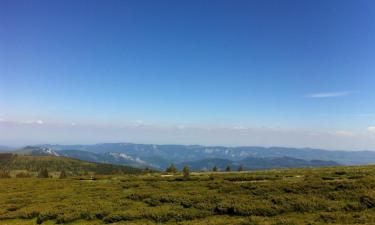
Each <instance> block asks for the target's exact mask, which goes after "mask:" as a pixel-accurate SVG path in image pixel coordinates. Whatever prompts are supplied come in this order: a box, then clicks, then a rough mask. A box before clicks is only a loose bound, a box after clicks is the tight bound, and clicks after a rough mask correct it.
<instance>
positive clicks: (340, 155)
mask: <svg viewBox="0 0 375 225" xmlns="http://www.w3.org/2000/svg"><path fill="white" fill-rule="evenodd" d="M14 152H15V153H18V154H30V155H54V156H64V157H69V158H75V159H80V160H84V161H89V162H100V163H111V164H119V165H128V166H133V167H139V168H145V167H150V168H155V169H160V170H164V169H165V168H166V167H168V166H169V165H170V164H171V163H174V164H176V166H177V167H178V168H182V167H183V165H188V166H190V167H191V169H192V170H208V169H212V167H213V166H216V167H218V168H219V169H224V168H225V167H226V166H228V165H229V166H231V167H232V168H233V169H236V168H238V167H239V166H240V165H242V166H243V167H244V168H245V169H269V168H293V167H318V166H336V165H364V164H371V163H375V152H372V151H329V150H322V149H310V148H301V149H298V148H283V147H271V148H265V147H224V146H200V145H152V144H133V143H104V144H95V145H38V146H26V147H24V148H22V149H18V150H16V151H14Z"/></svg>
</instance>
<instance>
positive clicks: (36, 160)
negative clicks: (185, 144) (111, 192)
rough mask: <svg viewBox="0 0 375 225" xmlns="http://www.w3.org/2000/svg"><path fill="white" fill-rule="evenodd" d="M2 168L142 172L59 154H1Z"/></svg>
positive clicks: (75, 171)
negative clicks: (59, 155)
mask: <svg viewBox="0 0 375 225" xmlns="http://www.w3.org/2000/svg"><path fill="white" fill-rule="evenodd" d="M0 169H1V170H7V171H11V170H26V171H30V172H38V171H39V170H41V169H48V170H49V171H62V170H65V171H67V172H70V173H72V174H77V175H79V174H83V173H86V172H92V173H96V174H113V173H140V172H141V170H140V169H136V168H133V167H128V166H120V165H111V164H102V163H92V162H85V161H81V160H77V159H71V158H66V157H58V156H31V155H17V154H11V153H1V154H0Z"/></svg>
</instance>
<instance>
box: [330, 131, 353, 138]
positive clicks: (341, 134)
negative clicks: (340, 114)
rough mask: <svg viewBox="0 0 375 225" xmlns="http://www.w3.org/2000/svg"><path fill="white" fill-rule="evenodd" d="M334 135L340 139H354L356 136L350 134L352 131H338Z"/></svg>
mask: <svg viewBox="0 0 375 225" xmlns="http://www.w3.org/2000/svg"><path fill="white" fill-rule="evenodd" d="M334 134H335V135H337V136H339V137H354V136H355V133H353V132H350V131H345V130H340V131H336V132H335V133H334Z"/></svg>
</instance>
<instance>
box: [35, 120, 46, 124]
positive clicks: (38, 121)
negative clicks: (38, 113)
mask: <svg viewBox="0 0 375 225" xmlns="http://www.w3.org/2000/svg"><path fill="white" fill-rule="evenodd" d="M35 123H37V124H43V123H44V122H43V120H37V121H35Z"/></svg>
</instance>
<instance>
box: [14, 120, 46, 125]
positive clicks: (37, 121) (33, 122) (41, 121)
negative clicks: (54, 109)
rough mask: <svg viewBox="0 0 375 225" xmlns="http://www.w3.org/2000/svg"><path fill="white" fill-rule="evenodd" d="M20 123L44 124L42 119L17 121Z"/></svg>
mask: <svg viewBox="0 0 375 225" xmlns="http://www.w3.org/2000/svg"><path fill="white" fill-rule="evenodd" d="M19 123H20V124H39V125H42V124H44V121H43V120H27V121H24V122H19Z"/></svg>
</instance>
